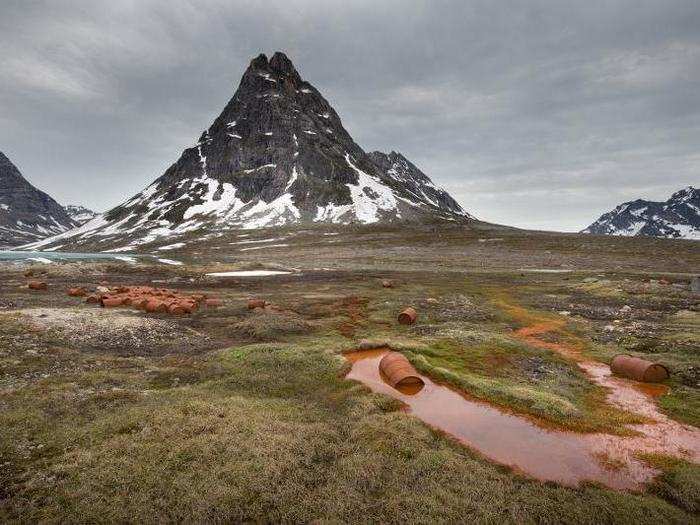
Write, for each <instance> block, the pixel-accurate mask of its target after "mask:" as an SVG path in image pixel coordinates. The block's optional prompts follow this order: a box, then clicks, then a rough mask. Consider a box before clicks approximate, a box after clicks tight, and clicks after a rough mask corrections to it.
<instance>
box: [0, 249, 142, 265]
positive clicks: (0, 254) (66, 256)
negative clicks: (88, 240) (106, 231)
mask: <svg viewBox="0 0 700 525" xmlns="http://www.w3.org/2000/svg"><path fill="white" fill-rule="evenodd" d="M137 257H139V256H135V255H132V254H129V255H125V254H118V253H70V252H30V251H16V250H0V261H17V262H22V261H28V262H39V263H52V262H60V261H96V260H109V259H111V260H117V261H125V262H135V261H136V258H137Z"/></svg>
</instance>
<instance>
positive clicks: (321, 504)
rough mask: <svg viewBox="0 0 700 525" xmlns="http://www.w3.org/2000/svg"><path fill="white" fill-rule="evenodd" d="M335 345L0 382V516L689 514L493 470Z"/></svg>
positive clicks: (517, 519) (557, 517)
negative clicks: (112, 387)
mask: <svg viewBox="0 0 700 525" xmlns="http://www.w3.org/2000/svg"><path fill="white" fill-rule="evenodd" d="M335 350H337V349H328V348H327V347H326V345H325V344H320V345H318V346H313V345H303V346H302V345H294V344H283V343H272V344H255V345H245V346H238V347H235V348H232V349H230V350H226V351H221V352H218V353H214V354H211V355H209V356H208V357H207V359H206V361H207V363H208V366H207V367H205V368H207V369H208V370H210V371H211V375H209V376H206V375H202V376H201V377H200V378H199V379H198V380H196V381H193V382H191V383H188V384H186V385H178V386H171V387H161V388H159V389H157V390H153V389H150V388H147V386H148V384H149V379H148V376H149V374H148V370H149V369H150V367H151V363H145V365H146V366H134V367H131V368H126V370H127V372H123V371H121V372H119V374H118V376H119V377H120V378H121V375H122V374H123V373H127V374H131V375H132V377H131V379H130V380H129V381H126V382H125V381H123V379H120V384H121V385H122V386H126V385H127V384H128V385H129V387H128V388H125V389H124V390H116V391H110V393H109V395H107V393H106V392H104V391H102V392H99V394H100V395H97V394H98V392H90V391H88V393H87V394H86V393H85V392H83V389H82V388H81V387H79V386H77V385H76V384H75V379H76V377H75V375H71V374H66V375H65V377H64V376H59V377H54V378H51V381H49V382H43V381H39V382H37V383H35V384H33V385H32V386H29V387H27V388H25V389H21V390H19V391H12V392H3V393H2V398H1V400H2V403H3V408H4V410H2V411H0V454H1V456H2V457H1V458H0V462H2V464H3V466H4V468H3V469H2V485H1V486H2V494H1V496H2V498H1V499H0V520H2V521H3V522H9V523H12V522H17V523H30V522H37V521H50V522H76V523H86V522H136V521H139V522H180V521H190V522H194V521H196V522H202V521H205V522H231V521H233V522H241V521H265V522H270V521H272V522H279V521H292V522H309V521H334V522H335V521H345V522H358V521H362V522H387V523H400V522H403V523H405V522H408V521H411V522H417V523H434V522H436V521H442V522H444V521H453V522H464V521H470V522H482V523H495V522H499V523H504V522H505V523H522V522H539V523H554V522H557V523H600V522H601V521H603V522H617V523H658V522H665V523H684V522H685V523H687V522H688V521H689V520H690V519H691V517H690V515H689V514H688V513H687V512H686V510H684V509H683V508H680V507H678V506H676V505H674V504H672V503H669V502H668V501H665V500H664V499H663V497H666V494H665V493H664V494H661V496H662V497H657V496H653V495H637V494H628V493H620V492H615V491H611V490H607V489H604V488H601V487H597V486H592V485H585V486H582V487H581V488H579V489H571V488H565V487H560V486H557V485H555V484H551V483H540V482H536V481H532V480H529V479H527V478H525V477H522V476H519V475H517V474H515V473H513V472H511V471H510V470H508V469H507V468H505V467H500V466H498V465H494V464H493V463H491V462H489V461H487V460H485V459H483V458H481V457H479V456H478V455H477V454H474V453H472V452H471V451H469V450H468V449H466V448H464V447H462V446H461V445H458V444H456V443H454V442H452V441H451V440H450V439H447V438H445V437H443V436H442V435H440V434H438V433H436V432H433V431H432V430H430V429H429V428H427V427H426V426H425V425H423V424H422V423H421V422H419V421H418V420H416V419H415V418H413V417H411V416H409V415H407V414H405V413H403V412H401V411H396V410H395V408H396V404H395V403H392V402H387V401H386V398H384V397H383V396H379V395H376V394H372V393H369V392H368V391H367V390H366V389H365V388H364V387H362V386H360V385H358V384H356V383H354V382H351V381H346V380H345V379H343V378H342V376H341V372H342V370H343V366H344V364H343V361H342V359H341V358H340V357H339V356H338V355H337V354H335V353H334V351H335ZM130 359H133V360H135V361H140V360H137V359H136V358H130ZM106 372H107V374H109V370H107V371H106ZM99 384H104V378H102V379H100V381H99ZM57 407H60V408H61V409H60V410H59V411H56V409H57ZM669 483H671V486H673V487H675V484H674V483H675V480H673V479H671V480H669Z"/></svg>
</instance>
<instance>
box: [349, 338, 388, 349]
mask: <svg viewBox="0 0 700 525" xmlns="http://www.w3.org/2000/svg"><path fill="white" fill-rule="evenodd" d="M387 346H389V343H388V342H386V341H370V340H369V339H362V340H360V342H359V343H358V344H357V349H358V350H376V349H377V348H385V347H387Z"/></svg>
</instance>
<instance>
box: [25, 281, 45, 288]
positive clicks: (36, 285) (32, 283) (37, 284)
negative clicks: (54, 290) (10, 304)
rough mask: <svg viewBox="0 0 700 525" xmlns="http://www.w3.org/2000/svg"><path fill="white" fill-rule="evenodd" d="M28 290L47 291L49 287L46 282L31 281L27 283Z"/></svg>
mask: <svg viewBox="0 0 700 525" xmlns="http://www.w3.org/2000/svg"><path fill="white" fill-rule="evenodd" d="M27 288H29V289H30V290H46V289H47V285H46V282H44V281H29V282H28V283H27Z"/></svg>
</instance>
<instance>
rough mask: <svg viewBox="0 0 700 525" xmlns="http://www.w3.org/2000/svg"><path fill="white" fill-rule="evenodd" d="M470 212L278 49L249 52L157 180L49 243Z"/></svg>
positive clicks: (108, 242)
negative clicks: (345, 112)
mask: <svg viewBox="0 0 700 525" xmlns="http://www.w3.org/2000/svg"><path fill="white" fill-rule="evenodd" d="M470 218H471V217H470V216H469V214H467V213H466V212H465V211H464V210H462V208H461V207H460V206H459V204H457V202H456V201H455V200H454V199H452V198H451V197H450V196H449V195H448V194H447V193H446V192H445V191H444V190H442V189H440V188H438V187H437V186H435V185H434V184H433V183H432V181H431V180H430V178H428V177H427V176H426V175H425V174H424V173H422V172H421V171H420V170H419V169H418V168H416V167H415V166H414V165H413V164H411V163H410V162H409V161H408V160H406V159H405V158H404V157H403V156H402V155H400V154H398V153H394V152H392V153H390V154H384V153H380V152H374V153H372V154H367V153H366V152H365V151H364V150H363V149H362V148H361V147H360V146H358V145H357V144H356V143H355V141H354V140H353V139H352V137H351V136H350V135H349V134H348V132H347V131H346V130H345V128H344V127H343V124H342V123H341V120H340V117H339V116H338V114H337V113H336V112H335V110H334V109H333V108H332V107H331V105H330V104H329V103H328V101H326V99H325V98H324V97H323V96H322V95H321V93H319V91H318V90H317V89H316V88H315V87H314V86H312V85H311V84H310V83H309V82H307V81H306V80H304V79H302V78H301V76H300V75H299V73H298V72H297V70H296V69H295V67H294V65H293V64H292V62H291V61H290V60H289V59H288V58H287V57H286V56H285V55H284V54H283V53H279V52H278V53H275V54H274V56H273V57H272V58H271V59H270V60H268V58H267V57H266V56H265V55H260V56H258V57H257V58H255V59H253V60H252V61H251V63H250V65H249V67H248V69H247V70H246V72H245V73H244V75H243V77H242V79H241V82H240V85H239V87H238V89H237V91H236V92H235V94H234V96H233V98H232V99H231V100H230V101H229V103H228V104H227V105H226V107H225V108H224V110H223V112H222V113H221V114H220V115H219V116H218V117H217V118H216V120H214V122H213V124H212V125H211V126H210V127H209V129H207V130H205V131H204V132H203V133H202V135H201V137H200V138H199V140H198V141H197V143H196V144H194V145H193V146H192V147H190V148H187V149H186V150H185V151H184V152H183V153H182V155H181V156H180V158H179V159H178V160H177V161H176V162H175V163H174V164H173V165H172V166H170V167H169V168H168V169H167V170H166V171H165V173H164V174H163V175H162V176H161V177H160V178H158V179H157V180H156V181H155V182H153V184H151V185H150V186H148V187H147V188H146V189H144V190H143V191H142V192H140V193H138V194H137V195H135V196H133V197H132V198H130V199H129V200H127V201H126V202H124V203H122V204H120V205H119V206H117V207H116V208H114V209H112V210H110V211H108V212H107V213H105V214H103V215H101V216H98V217H96V218H95V219H93V220H91V221H89V222H88V223H86V224H84V225H83V226H82V227H81V228H79V229H78V230H76V231H75V232H71V233H70V234H69V235H64V236H61V238H60V239H53V240H51V241H50V242H49V243H42V245H47V244H50V243H54V242H57V241H60V242H71V243H72V244H77V245H81V244H87V243H89V244H91V245H94V244H95V243H97V244H98V245H99V246H100V247H101V246H115V245H116V244H119V243H122V246H121V247H123V246H124V245H125V246H129V247H135V246H139V245H142V244H145V243H148V242H151V241H154V240H156V239H161V238H164V237H167V238H172V237H173V236H177V235H180V234H183V233H186V232H192V231H212V230H217V229H231V228H262V227H267V226H277V225H283V224H289V223H304V222H308V223H313V222H331V223H342V224H350V223H372V222H377V221H428V220H451V221H462V220H467V219H470Z"/></svg>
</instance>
